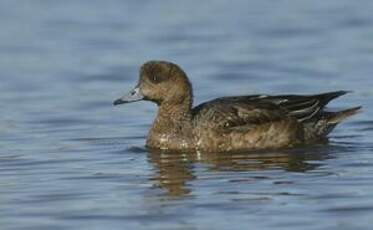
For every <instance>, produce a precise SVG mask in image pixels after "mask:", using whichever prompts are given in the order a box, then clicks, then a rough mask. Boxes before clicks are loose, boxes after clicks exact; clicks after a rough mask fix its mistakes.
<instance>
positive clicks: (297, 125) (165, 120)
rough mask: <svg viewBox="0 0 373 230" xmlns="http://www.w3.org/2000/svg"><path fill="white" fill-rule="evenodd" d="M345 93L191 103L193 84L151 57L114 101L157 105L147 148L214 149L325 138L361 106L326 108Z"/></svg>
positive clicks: (263, 146)
mask: <svg viewBox="0 0 373 230" xmlns="http://www.w3.org/2000/svg"><path fill="white" fill-rule="evenodd" d="M348 92H349V91H344V90H340V91H333V92H326V93H321V94H314V95H295V94H294V95H293V94H286V95H261V94H256V95H244V96H228V97H220V98H216V99H214V100H211V101H207V102H204V103H202V104H200V105H198V106H196V107H193V90H192V84H191V82H190V80H189V78H188V76H187V74H186V73H185V72H184V70H183V69H182V68H181V67H180V66H178V65H177V64H175V63H172V62H168V61H162V60H152V61H148V62H146V63H144V64H143V65H142V66H141V68H140V71H139V80H138V82H137V84H136V86H135V87H134V88H133V89H132V90H130V92H129V93H127V94H125V95H124V96H122V97H120V98H119V99H117V100H115V101H114V103H113V104H114V105H120V104H126V103H130V102H136V101H140V100H145V101H150V102H153V103H155V104H156V105H157V106H158V112H157V115H156V118H155V120H154V122H153V124H152V127H151V128H150V130H149V133H148V135H147V139H146V147H147V148H149V149H160V150H172V151H192V150H193V151H204V152H215V153H218V152H230V151H250V150H265V149H280V148H292V147H295V146H300V145H308V144H314V143H320V142H324V141H325V140H327V139H328V134H329V133H330V132H331V131H332V130H333V129H334V128H335V127H336V125H338V124H339V123H340V122H341V121H343V120H345V119H346V118H348V117H350V116H352V115H354V114H356V113H358V112H359V111H361V106H356V107H351V108H348V109H344V110H339V111H333V112H332V111H328V110H327V109H326V108H325V107H326V105H327V104H328V103H329V102H330V101H331V100H333V99H335V98H337V97H340V96H342V95H344V94H346V93H348Z"/></svg>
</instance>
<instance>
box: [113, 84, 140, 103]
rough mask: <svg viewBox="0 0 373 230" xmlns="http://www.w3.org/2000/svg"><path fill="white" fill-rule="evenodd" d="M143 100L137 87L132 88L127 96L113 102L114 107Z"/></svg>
mask: <svg viewBox="0 0 373 230" xmlns="http://www.w3.org/2000/svg"><path fill="white" fill-rule="evenodd" d="M142 99H144V95H143V94H142V93H141V91H140V89H139V87H136V88H134V89H133V90H131V91H130V92H129V93H128V94H126V95H124V96H123V97H121V98H119V99H117V100H115V101H114V103H113V104H114V105H120V104H125V103H130V102H135V101H140V100H142Z"/></svg>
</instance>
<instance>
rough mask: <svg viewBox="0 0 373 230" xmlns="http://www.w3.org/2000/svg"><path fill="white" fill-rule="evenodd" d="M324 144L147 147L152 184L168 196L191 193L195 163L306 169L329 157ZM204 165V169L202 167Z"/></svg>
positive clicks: (246, 168) (225, 167) (248, 168)
mask: <svg viewBox="0 0 373 230" xmlns="http://www.w3.org/2000/svg"><path fill="white" fill-rule="evenodd" d="M329 153H330V150H328V148H326V147H323V146H319V147H312V148H302V149H291V150H281V151H279V150H278V151H266V152H239V153H216V154H215V153H201V152H183V153H180V152H167V151H160V150H149V154H148V160H149V162H151V163H152V164H153V165H154V167H155V170H156V174H155V175H154V177H153V178H152V179H153V180H154V181H155V184H156V185H157V186H158V187H160V188H162V189H164V190H165V191H166V193H167V194H168V195H170V196H184V195H187V194H190V193H191V190H190V188H189V187H190V186H189V187H188V182H191V181H193V180H194V179H196V175H195V174H196V169H197V168H196V167H199V168H201V166H202V170H208V171H238V172H245V171H247V172H249V171H259V170H275V169H282V170H285V171H291V172H307V171H309V170H313V169H315V168H317V167H318V166H320V164H321V162H320V161H322V160H325V159H328V158H331V157H330V154H329ZM203 168H204V169H203Z"/></svg>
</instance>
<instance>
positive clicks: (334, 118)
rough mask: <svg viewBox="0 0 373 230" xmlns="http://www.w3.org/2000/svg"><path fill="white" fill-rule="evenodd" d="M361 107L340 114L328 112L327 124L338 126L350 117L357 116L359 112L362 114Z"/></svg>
mask: <svg viewBox="0 0 373 230" xmlns="http://www.w3.org/2000/svg"><path fill="white" fill-rule="evenodd" d="M361 108H362V107H361V106H357V107H353V108H349V109H345V110H342V111H338V112H327V113H326V114H325V115H326V120H327V124H329V125H337V124H338V123H340V122H341V121H343V120H345V119H346V118H348V117H351V116H352V115H355V114H357V113H359V112H361Z"/></svg>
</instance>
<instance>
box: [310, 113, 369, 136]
mask: <svg viewBox="0 0 373 230" xmlns="http://www.w3.org/2000/svg"><path fill="white" fill-rule="evenodd" d="M361 108H362V107H361V106H357V107H353V108H349V109H345V110H341V111H338V112H323V113H322V116H321V117H320V119H319V120H317V121H316V123H313V122H309V123H305V124H304V131H305V139H306V141H307V142H314V141H317V140H321V139H324V138H326V136H327V135H328V134H329V133H330V132H331V131H332V130H333V129H334V128H335V127H336V126H337V125H338V124H339V123H340V122H341V121H343V120H345V119H346V118H348V117H350V116H352V115H355V114H357V113H359V112H360V111H361Z"/></svg>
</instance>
